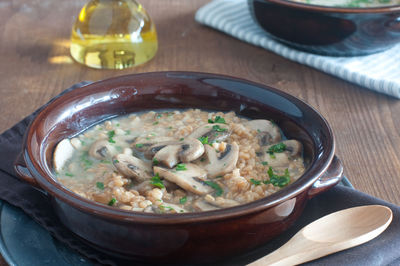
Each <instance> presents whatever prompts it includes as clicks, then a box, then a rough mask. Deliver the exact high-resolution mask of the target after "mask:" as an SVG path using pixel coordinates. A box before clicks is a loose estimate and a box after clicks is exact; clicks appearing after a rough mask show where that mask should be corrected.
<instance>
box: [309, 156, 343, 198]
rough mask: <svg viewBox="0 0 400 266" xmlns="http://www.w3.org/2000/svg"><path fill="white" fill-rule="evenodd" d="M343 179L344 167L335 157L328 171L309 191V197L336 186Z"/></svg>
mask: <svg viewBox="0 0 400 266" xmlns="http://www.w3.org/2000/svg"><path fill="white" fill-rule="evenodd" d="M342 178H343V165H342V162H341V161H340V160H339V158H337V157H336V156H334V157H333V159H332V162H331V164H330V165H329V166H328V169H327V170H326V172H325V173H324V174H322V176H321V177H320V178H318V180H317V181H316V182H315V183H314V184H313V185H312V187H311V189H310V190H309V191H308V197H309V198H312V197H314V196H316V195H318V194H320V193H322V192H324V191H326V190H328V189H330V188H331V187H333V186H335V185H336V184H338V183H339V182H340V180H342Z"/></svg>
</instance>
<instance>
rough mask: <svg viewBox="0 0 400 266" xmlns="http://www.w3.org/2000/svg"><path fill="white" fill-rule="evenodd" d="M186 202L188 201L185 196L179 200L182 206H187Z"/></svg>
mask: <svg viewBox="0 0 400 266" xmlns="http://www.w3.org/2000/svg"><path fill="white" fill-rule="evenodd" d="M186 201H187V197H186V196H184V197H182V198H180V199H179V203H180V204H185V203H186Z"/></svg>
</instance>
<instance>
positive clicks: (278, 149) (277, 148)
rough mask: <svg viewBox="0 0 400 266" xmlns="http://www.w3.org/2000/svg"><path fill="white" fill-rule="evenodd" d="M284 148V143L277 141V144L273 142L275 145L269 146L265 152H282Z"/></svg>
mask: <svg viewBox="0 0 400 266" xmlns="http://www.w3.org/2000/svg"><path fill="white" fill-rule="evenodd" d="M285 150H286V145H285V143H282V142H281V143H278V144H275V145H272V146H271V147H269V149H268V151H267V153H269V154H273V153H275V152H278V153H279V152H284V151H285Z"/></svg>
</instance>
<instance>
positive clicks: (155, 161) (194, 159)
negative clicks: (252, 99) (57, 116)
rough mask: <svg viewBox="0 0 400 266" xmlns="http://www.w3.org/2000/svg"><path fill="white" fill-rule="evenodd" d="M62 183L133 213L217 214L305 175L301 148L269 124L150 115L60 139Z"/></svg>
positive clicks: (195, 114)
mask: <svg viewBox="0 0 400 266" xmlns="http://www.w3.org/2000/svg"><path fill="white" fill-rule="evenodd" d="M54 168H55V171H56V173H57V178H58V181H59V182H60V183H62V184H63V185H64V186H65V187H67V188H68V189H70V190H71V191H73V192H75V193H77V194H79V195H80V196H82V197H84V198H87V199H90V200H94V201H96V202H100V203H103V204H107V205H109V206H114V207H116V208H120V209H124V210H132V211H143V212H154V213H183V212H196V211H208V210H216V209H220V208H226V207H232V206H236V205H239V204H244V203H248V202H251V201H254V200H257V199H260V198H263V197H266V196H268V195H270V194H272V193H274V192H276V191H278V190H280V189H281V188H283V187H285V186H287V185H289V184H291V183H293V182H294V181H295V180H296V179H298V178H299V177H300V176H301V175H302V173H303V172H304V170H305V168H304V162H303V158H302V144H301V143H300V142H298V141H297V140H284V136H283V135H282V134H281V131H280V129H279V128H278V127H277V126H276V125H275V124H274V123H272V122H271V121H268V120H248V119H245V118H242V117H238V116H236V115H235V113H234V112H229V113H222V112H216V113H213V112H206V111H202V110H199V109H191V110H185V111H178V110H176V111H165V112H153V111H150V112H146V113H137V114H131V115H129V116H123V117H117V118H114V119H111V120H108V121H105V122H103V123H102V124H98V125H96V126H94V127H93V128H91V129H89V130H87V131H85V132H84V133H82V134H80V135H78V136H76V137H74V138H72V139H64V140H63V141H61V142H60V143H59V144H58V145H57V147H56V149H55V152H54Z"/></svg>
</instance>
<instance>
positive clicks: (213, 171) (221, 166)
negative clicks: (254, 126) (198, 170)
mask: <svg viewBox="0 0 400 266" xmlns="http://www.w3.org/2000/svg"><path fill="white" fill-rule="evenodd" d="M205 150H206V156H207V158H208V163H207V164H205V165H204V169H205V170H206V171H207V173H208V176H209V177H211V178H212V177H216V176H220V175H224V174H226V173H229V172H232V171H233V170H234V169H235V168H236V163H237V160H238V158H239V146H238V145H237V144H236V142H233V143H232V144H227V145H226V148H225V151H223V152H221V153H217V152H216V151H215V149H214V148H213V147H211V146H209V145H205ZM218 155H219V156H218Z"/></svg>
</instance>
